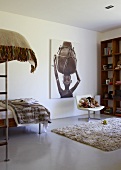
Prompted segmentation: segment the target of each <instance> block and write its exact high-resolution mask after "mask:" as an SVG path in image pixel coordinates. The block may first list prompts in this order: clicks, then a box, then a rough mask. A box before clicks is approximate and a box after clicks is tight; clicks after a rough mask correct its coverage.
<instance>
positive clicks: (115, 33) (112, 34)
mask: <svg viewBox="0 0 121 170" xmlns="http://www.w3.org/2000/svg"><path fill="white" fill-rule="evenodd" d="M100 35H101V36H100V40H101V41H103V40H108V39H111V38H117V37H121V28H118V29H114V30H111V31H106V32H104V33H102V34H100Z"/></svg>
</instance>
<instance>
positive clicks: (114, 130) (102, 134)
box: [52, 118, 121, 151]
mask: <svg viewBox="0 0 121 170" xmlns="http://www.w3.org/2000/svg"><path fill="white" fill-rule="evenodd" d="M106 121H107V125H104V124H102V121H101V120H96V121H90V122H82V123H80V124H79V125H71V126H66V127H63V128H57V129H53V130H52V132H54V133H57V134H59V135H63V136H65V137H67V138H70V139H72V140H75V141H77V142H80V143H84V144H87V145H90V146H93V147H95V148H98V149H101V150H103V151H113V150H117V149H120V148H121V118H107V119H106Z"/></svg>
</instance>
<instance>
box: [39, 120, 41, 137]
mask: <svg viewBox="0 0 121 170" xmlns="http://www.w3.org/2000/svg"><path fill="white" fill-rule="evenodd" d="M39 134H41V123H39Z"/></svg>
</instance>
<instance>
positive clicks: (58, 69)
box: [50, 39, 80, 98]
mask: <svg viewBox="0 0 121 170" xmlns="http://www.w3.org/2000/svg"><path fill="white" fill-rule="evenodd" d="M78 53H79V44H78V43H73V42H70V41H66V40H64V41H62V40H54V39H52V40H50V71H51V74H50V98H68V97H73V92H74V91H75V90H76V88H77V87H78V85H79V83H80V77H79V74H78V69H77V65H78Z"/></svg>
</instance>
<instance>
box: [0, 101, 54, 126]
mask: <svg viewBox="0 0 121 170" xmlns="http://www.w3.org/2000/svg"><path fill="white" fill-rule="evenodd" d="M0 105H1V106H4V107H5V100H0ZM8 106H9V107H8V108H9V109H11V110H13V111H14V117H16V119H17V121H18V124H29V123H40V122H41V123H43V124H44V123H51V121H50V112H49V110H48V109H47V108H45V107H44V106H43V105H41V104H39V102H38V101H36V100H34V99H32V98H24V99H15V100H8Z"/></svg>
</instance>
